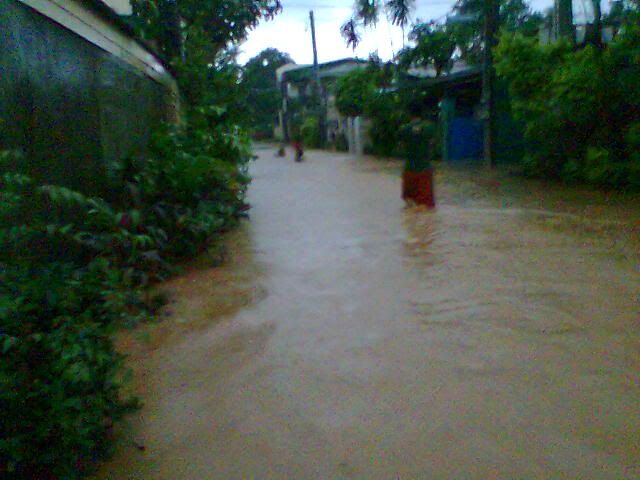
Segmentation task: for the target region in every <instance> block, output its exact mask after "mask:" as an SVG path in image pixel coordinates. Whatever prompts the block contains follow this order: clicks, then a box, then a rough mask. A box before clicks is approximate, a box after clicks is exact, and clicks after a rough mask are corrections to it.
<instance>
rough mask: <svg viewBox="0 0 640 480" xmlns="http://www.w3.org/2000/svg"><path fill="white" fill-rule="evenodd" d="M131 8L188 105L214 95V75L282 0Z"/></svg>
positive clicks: (136, 1)
mask: <svg viewBox="0 0 640 480" xmlns="http://www.w3.org/2000/svg"><path fill="white" fill-rule="evenodd" d="M132 6H133V19H134V25H135V27H136V28H137V29H138V31H139V32H140V34H141V35H142V36H143V37H144V38H145V39H147V40H149V41H151V42H154V43H155V44H156V46H157V48H158V49H159V50H160V52H161V53H163V54H164V55H165V56H166V57H167V59H168V60H169V61H170V62H171V64H172V65H173V67H174V69H175V70H176V73H177V76H178V81H179V83H180V86H181V88H182V91H183V94H184V96H185V98H186V100H187V102H188V103H190V104H198V103H202V101H203V99H204V96H206V95H207V93H210V92H211V89H210V88H207V84H208V83H209V80H210V77H211V71H212V70H215V69H216V68H220V67H223V66H226V65H227V63H228V62H227V61H228V60H229V58H230V56H229V52H228V51H229V49H232V48H233V47H232V46H233V45H234V44H237V43H238V42H240V41H242V40H244V39H245V38H246V36H247V34H248V32H249V31H250V30H251V29H253V28H255V27H256V26H257V25H258V23H259V22H260V21H261V20H264V19H266V20H269V19H271V18H273V17H274V16H275V15H276V14H278V13H279V12H280V11H281V10H282V5H281V3H280V0H234V1H233V2H230V1H227V0H132ZM231 57H233V55H231ZM227 73H228V72H227ZM236 80H237V79H236Z"/></svg>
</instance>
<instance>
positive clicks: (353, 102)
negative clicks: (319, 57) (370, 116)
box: [336, 69, 375, 117]
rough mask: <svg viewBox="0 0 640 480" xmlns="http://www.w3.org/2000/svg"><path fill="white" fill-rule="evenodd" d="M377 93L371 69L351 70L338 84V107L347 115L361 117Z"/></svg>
mask: <svg viewBox="0 0 640 480" xmlns="http://www.w3.org/2000/svg"><path fill="white" fill-rule="evenodd" d="M374 93H375V77H374V75H372V72H371V71H370V70H369V69H360V70H354V71H352V72H349V73H348V74H346V75H345V76H344V77H341V78H339V79H338V82H337V84H336V108H337V109H338V111H339V112H340V113H341V114H342V115H346V116H347V117H359V116H360V115H362V114H363V113H364V111H365V108H366V105H367V102H368V101H369V100H370V98H371V97H372V96H373V94H374Z"/></svg>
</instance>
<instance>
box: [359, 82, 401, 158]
mask: <svg viewBox="0 0 640 480" xmlns="http://www.w3.org/2000/svg"><path fill="white" fill-rule="evenodd" d="M365 115H366V117H367V118H368V119H369V120H370V121H371V123H370V127H369V139H370V141H371V147H370V148H371V149H370V151H371V153H373V154H374V155H380V156H383V157H391V156H397V157H404V156H405V154H404V150H403V147H402V141H401V137H400V129H401V127H402V125H404V124H406V123H407V122H408V121H409V115H408V114H407V112H406V110H405V109H404V108H402V106H401V102H400V99H399V97H398V95H396V94H395V93H384V92H379V93H376V94H375V95H373V96H372V97H371V98H370V99H369V100H368V102H367V105H366V110H365Z"/></svg>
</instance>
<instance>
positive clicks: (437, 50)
mask: <svg viewBox="0 0 640 480" xmlns="http://www.w3.org/2000/svg"><path fill="white" fill-rule="evenodd" d="M409 39H411V40H413V41H415V43H416V45H415V47H413V48H409V49H403V51H402V52H401V57H400V58H401V60H400V64H401V65H402V66H404V67H408V66H410V65H416V66H421V67H428V66H432V67H433V68H434V69H435V72H436V77H439V76H440V75H441V74H442V73H444V72H446V71H448V70H449V69H450V68H451V64H452V57H453V53H454V52H455V49H456V44H455V41H454V40H453V38H452V36H451V34H450V32H449V31H448V29H447V27H446V26H445V25H438V24H434V23H422V24H419V25H416V26H415V27H413V30H412V31H411V33H410V34H409Z"/></svg>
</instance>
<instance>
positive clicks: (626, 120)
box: [496, 25, 640, 188]
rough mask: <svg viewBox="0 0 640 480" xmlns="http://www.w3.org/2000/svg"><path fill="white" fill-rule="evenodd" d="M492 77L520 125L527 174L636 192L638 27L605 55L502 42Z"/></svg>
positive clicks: (512, 39)
mask: <svg viewBox="0 0 640 480" xmlns="http://www.w3.org/2000/svg"><path fill="white" fill-rule="evenodd" d="M496 58H497V63H496V70H497V71H498V73H499V75H501V76H502V77H503V78H505V79H506V80H507V82H508V84H509V93H510V96H511V100H512V111H513V113H514V116H515V117H516V118H517V119H518V120H520V121H522V122H523V123H524V124H525V140H526V150H527V155H526V158H525V159H524V161H523V165H524V167H525V170H526V171H527V172H529V173H531V174H534V175H544V176H558V177H561V178H564V179H567V180H576V181H584V182H588V183H593V184H597V185H603V186H610V187H617V188H638V187H640V183H639V182H638V177H637V171H638V159H637V156H636V155H637V153H636V152H637V145H636V144H635V140H634V133H633V129H634V128H635V127H634V125H637V124H638V122H640V83H639V82H638V81H637V79H638V78H639V77H640V27H638V26H637V25H627V26H626V27H625V28H624V29H623V30H622V32H621V33H620V34H619V35H618V37H617V38H616V39H615V40H614V41H613V42H612V43H611V44H610V45H609V46H608V47H607V48H602V49H600V48H596V47H594V46H591V45H589V46H587V47H585V48H583V49H579V50H574V49H572V47H571V46H570V45H569V44H568V43H564V42H559V43H556V44H552V45H547V46H542V45H539V44H538V43H537V42H536V40H535V39H530V38H524V37H522V36H520V35H510V34H505V35H503V36H502V38H501V41H500V44H499V46H498V48H497V52H496Z"/></svg>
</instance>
